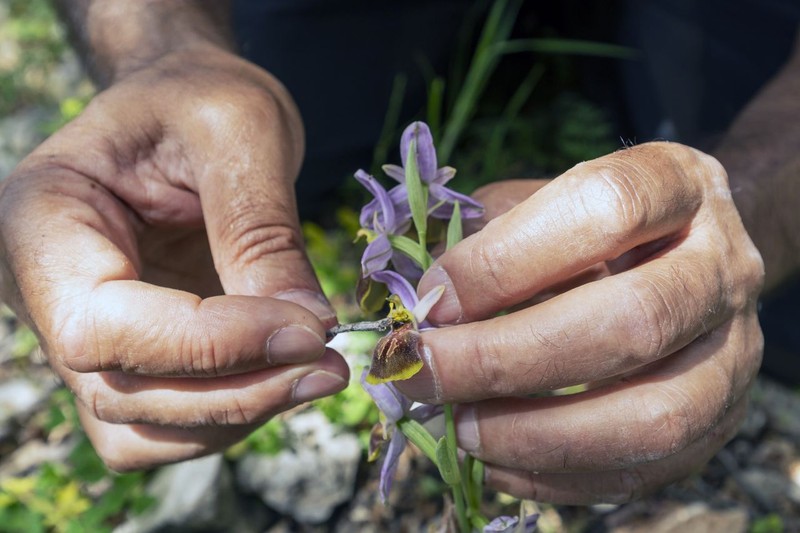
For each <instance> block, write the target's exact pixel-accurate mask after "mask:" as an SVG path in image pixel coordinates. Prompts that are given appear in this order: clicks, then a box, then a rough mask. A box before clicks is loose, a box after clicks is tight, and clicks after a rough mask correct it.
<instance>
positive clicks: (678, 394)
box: [639, 389, 695, 461]
mask: <svg viewBox="0 0 800 533" xmlns="http://www.w3.org/2000/svg"><path fill="white" fill-rule="evenodd" d="M690 405H691V399H690V398H688V397H687V395H686V393H685V392H683V391H680V390H677V389H669V390H656V391H654V392H653V393H652V394H651V395H650V396H649V397H647V398H646V399H645V400H644V405H642V406H641V409H640V410H639V412H640V413H641V417H642V419H641V425H640V428H641V435H642V437H641V439H640V440H641V446H642V453H643V456H642V459H644V460H648V461H653V460H658V459H664V458H665V457H669V456H672V455H674V454H676V453H678V452H679V451H681V450H683V449H684V448H686V447H687V446H688V445H689V444H691V443H692V442H693V441H694V438H695V434H694V433H695V432H694V429H693V427H692V419H693V418H692V413H691V412H690V407H689V406H690Z"/></svg>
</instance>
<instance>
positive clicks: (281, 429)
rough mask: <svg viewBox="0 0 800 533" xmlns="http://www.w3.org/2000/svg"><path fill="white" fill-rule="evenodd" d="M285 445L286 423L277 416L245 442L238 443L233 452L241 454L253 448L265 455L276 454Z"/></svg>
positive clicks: (249, 436)
mask: <svg viewBox="0 0 800 533" xmlns="http://www.w3.org/2000/svg"><path fill="white" fill-rule="evenodd" d="M242 445H243V446H242ZM285 446H286V425H285V424H284V422H283V420H281V419H280V418H277V417H276V418H272V419H271V420H270V421H269V422H267V423H266V424H264V425H262V426H261V427H260V428H258V429H257V430H255V431H254V432H252V433H251V434H250V435H248V436H247V438H246V439H245V440H244V442H243V443H241V444H240V445H236V446H235V447H234V448H233V450H234V451H233V454H234V456H236V455H241V453H243V452H244V451H246V450H251V451H254V452H256V453H260V454H263V455H275V454H277V453H278V452H279V451H281V450H282V449H283V448H284V447H285ZM229 457H230V455H229Z"/></svg>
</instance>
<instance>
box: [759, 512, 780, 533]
mask: <svg viewBox="0 0 800 533" xmlns="http://www.w3.org/2000/svg"><path fill="white" fill-rule="evenodd" d="M785 530H786V528H785V526H784V525H783V520H782V519H781V517H780V516H778V515H777V514H774V513H773V514H768V515H766V516H762V517H761V518H758V519H756V520H753V523H752V524H751V525H750V533H783V532H784V531H785Z"/></svg>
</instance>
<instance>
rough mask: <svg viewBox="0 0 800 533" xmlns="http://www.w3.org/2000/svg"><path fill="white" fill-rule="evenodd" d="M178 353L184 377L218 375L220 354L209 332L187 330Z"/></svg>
mask: <svg viewBox="0 0 800 533" xmlns="http://www.w3.org/2000/svg"><path fill="white" fill-rule="evenodd" d="M180 353H181V354H182V361H183V369H184V373H185V374H186V375H189V376H204V377H216V376H218V375H219V370H220V369H219V366H218V365H219V364H220V354H219V353H218V349H217V346H216V343H215V342H214V340H213V338H212V335H211V334H210V332H208V331H199V332H197V331H193V330H187V331H186V332H185V333H184V335H183V337H182V341H181V343H180Z"/></svg>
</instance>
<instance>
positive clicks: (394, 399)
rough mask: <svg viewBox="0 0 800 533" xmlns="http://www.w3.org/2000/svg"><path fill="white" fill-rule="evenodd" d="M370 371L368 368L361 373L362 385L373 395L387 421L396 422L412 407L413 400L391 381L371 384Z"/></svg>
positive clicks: (389, 422) (373, 399) (388, 422)
mask: <svg viewBox="0 0 800 533" xmlns="http://www.w3.org/2000/svg"><path fill="white" fill-rule="evenodd" d="M368 373H369V370H367V369H366V368H365V369H364V371H363V372H362V373H361V386H362V387H364V390H365V391H367V394H369V395H370V396H371V397H372V401H374V402H375V405H377V406H378V410H379V411H380V412H381V413H383V416H384V417H386V423H387V424H396V423H397V421H398V420H400V419H401V418H403V416H405V414H406V412H407V411H408V410H409V409H410V408H411V403H412V402H411V400H410V399H408V398H406V397H405V396H404V395H403V394H402V393H401V392H400V391H399V390H397V387H395V386H394V385H392V384H391V383H381V384H379V385H370V384H369V383H367V374H368ZM395 433H397V432H395Z"/></svg>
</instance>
